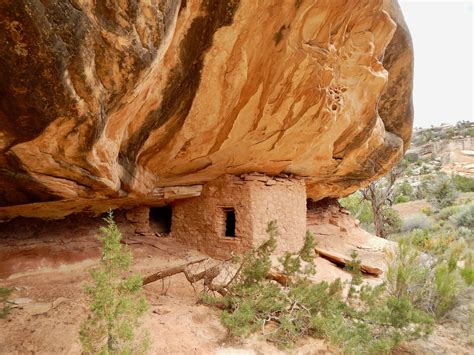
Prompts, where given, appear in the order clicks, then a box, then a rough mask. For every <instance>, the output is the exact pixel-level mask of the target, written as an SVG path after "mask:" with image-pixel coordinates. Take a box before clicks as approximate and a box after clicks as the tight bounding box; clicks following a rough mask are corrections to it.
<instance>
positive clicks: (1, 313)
mask: <svg viewBox="0 0 474 355" xmlns="http://www.w3.org/2000/svg"><path fill="white" fill-rule="evenodd" d="M12 292H13V289H11V288H8V287H3V286H0V306H1V308H0V319H2V318H6V317H7V316H8V313H10V305H9V304H8V303H7V299H8V297H9V296H10V295H11V293H12Z"/></svg>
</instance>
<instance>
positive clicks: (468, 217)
mask: <svg viewBox="0 0 474 355" xmlns="http://www.w3.org/2000/svg"><path fill="white" fill-rule="evenodd" d="M449 220H450V221H451V222H452V223H453V224H454V225H456V226H457V227H465V228H470V229H473V228H474V204H470V205H467V206H463V207H462V208H461V209H460V211H459V212H457V213H456V214H455V215H452V216H451V217H450V218H449Z"/></svg>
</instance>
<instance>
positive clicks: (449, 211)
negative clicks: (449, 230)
mask: <svg viewBox="0 0 474 355" xmlns="http://www.w3.org/2000/svg"><path fill="white" fill-rule="evenodd" d="M460 210H461V206H449V207H445V208H443V209H442V210H441V211H439V213H438V218H439V219H443V220H447V219H448V218H449V217H451V216H452V215H453V214H456V213H458V212H459V211H460Z"/></svg>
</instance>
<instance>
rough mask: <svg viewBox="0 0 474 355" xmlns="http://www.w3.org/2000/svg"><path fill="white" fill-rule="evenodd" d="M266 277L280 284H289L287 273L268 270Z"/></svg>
mask: <svg viewBox="0 0 474 355" xmlns="http://www.w3.org/2000/svg"><path fill="white" fill-rule="evenodd" d="M266 278H267V279H268V280H273V281H276V282H278V283H279V284H280V285H282V286H288V285H289V284H290V278H289V277H288V275H285V274H283V273H281V272H278V271H274V270H270V272H269V273H268V274H267V276H266Z"/></svg>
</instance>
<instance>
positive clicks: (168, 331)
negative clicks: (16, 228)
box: [0, 220, 330, 354]
mask: <svg viewBox="0 0 474 355" xmlns="http://www.w3.org/2000/svg"><path fill="white" fill-rule="evenodd" d="M66 224H68V223H66ZM57 225H60V223H59V224H56V223H53V224H51V225H49V226H48V227H45V228H44V230H45V231H46V230H49V237H48V238H42V228H43V227H37V228H33V230H34V233H33V234H34V235H35V236H36V238H37V239H36V240H35V241H34V242H32V240H31V239H27V238H26V237H25V238H24V242H22V243H23V244H22V243H19V244H20V245H21V244H22V245H23V246H24V247H23V248H22V247H19V246H18V244H17V245H16V247H15V250H16V253H15V254H11V253H10V255H9V257H6V255H7V253H8V252H11V250H10V249H12V248H13V247H14V243H13V241H12V239H11V237H12V236H13V235H9V233H7V232H6V231H5V228H4V229H3V230H2V231H1V232H3V233H2V237H3V240H2V239H0V242H2V243H3V246H4V247H3V248H2V250H1V252H0V254H2V253H3V255H0V257H1V258H0V260H1V261H0V275H1V277H3V278H0V285H1V286H7V287H12V288H14V290H15V291H14V293H13V294H12V295H11V296H10V299H11V300H15V301H18V302H19V303H21V305H20V306H18V307H17V308H13V309H12V310H11V312H10V314H9V316H8V318H7V319H4V320H0V354H80V353H81V346H80V342H79V337H78V334H79V329H80V326H81V323H82V322H83V321H84V319H85V318H86V316H87V311H88V308H87V297H86V294H85V293H84V291H83V286H84V285H85V284H86V283H87V282H88V281H90V278H89V273H88V270H90V269H91V268H92V267H94V265H97V263H98V255H99V248H98V247H99V245H98V243H97V242H96V241H95V231H96V230H97V229H96V224H95V222H94V221H90V220H89V221H87V220H84V221H83V223H82V225H81V227H78V228H79V229H80V231H82V232H79V231H78V230H76V229H75V228H73V229H72V230H70V231H69V233H68V234H70V235H71V236H76V238H75V240H74V242H72V241H71V242H70V243H68V241H67V238H68V237H67V235H68V234H64V233H63V232H64V231H63V229H62V228H60V229H59V231H58V230H57V228H56V226H57ZM72 225H73V224H71V225H69V227H70V228H72ZM86 227H88V228H86ZM28 231H29V232H28ZM28 231H27V230H24V231H23V233H24V235H29V233H30V232H32V231H31V228H28ZM61 233H63V234H62V235H63V238H62V239H63V240H64V239H66V242H64V243H59V244H58V243H57V240H56V242H55V243H51V241H53V240H54V239H51V238H54V237H55V236H56V237H57V235H56V234H61ZM30 234H31V233H30ZM92 237H93V238H92ZM125 240H126V241H127V243H128V244H129V245H130V247H131V248H132V250H133V253H134V256H135V265H134V268H133V271H132V272H133V273H140V274H141V275H149V274H151V273H153V272H156V271H158V270H162V269H165V268H168V267H172V266H176V265H177V264H182V263H183V262H184V261H186V260H194V259H196V258H201V257H205V256H204V255H203V254H200V253H199V252H197V251H193V250H189V249H188V248H186V247H185V246H183V245H182V244H180V243H178V242H177V241H175V240H172V239H170V238H156V237H155V238H153V237H144V236H132V237H130V236H129V237H126V238H125ZM48 241H49V242H48ZM64 245H66V246H67V245H69V247H70V248H71V249H70V250H65V249H64V248H65V247H64ZM72 253H73V254H74V258H73V259H71V258H70V256H71V254H72ZM20 270H21V271H20ZM25 270H28V271H25ZM200 286H201V285H199V284H198V285H197V287H196V291H198V290H199V289H200ZM144 293H145V295H146V298H147V300H148V303H149V305H150V307H149V309H148V311H147V313H146V315H145V316H144V318H143V326H142V329H146V331H147V332H148V335H149V337H150V340H151V348H150V354H279V353H283V352H282V351H280V350H278V349H277V348H275V347H274V346H272V345H271V344H269V343H267V342H265V341H264V340H262V339H259V338H258V337H253V338H250V339H246V340H244V341H236V340H235V339H230V338H229V337H228V335H227V331H226V330H225V328H224V327H223V326H222V325H221V323H220V320H219V312H218V311H217V310H214V309H211V308H209V307H207V306H204V305H200V304H198V294H197V293H196V292H195V290H194V289H193V287H192V286H191V285H190V284H189V283H188V281H187V280H186V278H185V277H184V276H183V275H182V274H181V275H175V276H173V277H171V278H169V279H167V280H166V281H165V282H164V283H161V282H155V283H151V284H149V285H146V286H144ZM327 349H328V346H327V345H325V344H324V343H323V342H322V341H319V340H313V339H309V340H306V341H304V342H303V344H301V345H300V346H298V347H297V350H296V349H295V351H297V352H299V353H307V354H309V353H312V354H313V353H320V354H324V353H330V352H328V351H327Z"/></svg>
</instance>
